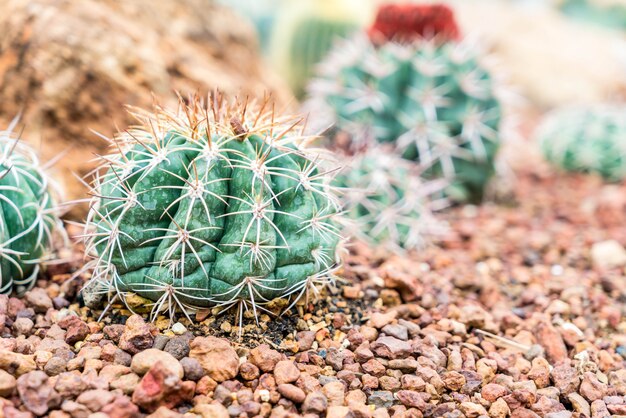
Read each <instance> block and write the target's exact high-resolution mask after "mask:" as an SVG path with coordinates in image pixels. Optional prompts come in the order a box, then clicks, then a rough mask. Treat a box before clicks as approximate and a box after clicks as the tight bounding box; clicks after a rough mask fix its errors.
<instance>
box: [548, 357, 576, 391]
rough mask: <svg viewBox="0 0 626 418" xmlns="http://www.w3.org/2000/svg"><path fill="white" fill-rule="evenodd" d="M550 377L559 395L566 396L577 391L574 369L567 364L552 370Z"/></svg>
mask: <svg viewBox="0 0 626 418" xmlns="http://www.w3.org/2000/svg"><path fill="white" fill-rule="evenodd" d="M550 377H551V378H552V381H553V382H554V386H555V387H556V388H557V389H558V390H559V392H560V393H561V395H564V396H567V395H569V394H570V393H572V392H576V391H577V390H578V385H579V384H580V378H579V376H578V373H576V369H574V368H573V367H570V366H568V365H567V364H560V365H558V366H556V367H555V368H554V369H552V371H551V372H550Z"/></svg>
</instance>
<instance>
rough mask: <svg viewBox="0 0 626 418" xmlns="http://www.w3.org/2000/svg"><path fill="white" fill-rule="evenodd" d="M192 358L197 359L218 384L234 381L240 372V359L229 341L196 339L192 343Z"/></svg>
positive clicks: (213, 338)
mask: <svg viewBox="0 0 626 418" xmlns="http://www.w3.org/2000/svg"><path fill="white" fill-rule="evenodd" d="M189 357H190V358H195V359H196V360H198V361H199V362H200V365H201V366H202V368H203V369H204V371H205V372H206V374H207V375H208V376H210V377H211V378H212V379H213V380H215V381H216V382H224V381H226V380H229V379H233V378H234V377H235V376H237V373H238V371H239V357H238V356H237V352H236V351H235V350H234V349H233V348H232V347H231V345H230V343H229V342H228V341H227V340H224V339H221V338H216V337H196V338H195V339H194V340H193V341H192V342H191V351H190V352H189Z"/></svg>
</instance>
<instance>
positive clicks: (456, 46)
mask: <svg viewBox="0 0 626 418" xmlns="http://www.w3.org/2000/svg"><path fill="white" fill-rule="evenodd" d="M310 97H311V100H310V102H309V109H310V110H311V111H312V112H315V113H316V115H320V114H321V115H328V116H329V118H330V120H328V121H326V122H325V123H326V124H330V123H334V124H335V127H336V130H337V131H340V132H344V133H348V134H350V136H351V137H352V138H353V140H355V141H358V140H359V139H360V138H366V139H369V140H375V141H378V142H391V143H393V144H395V146H396V148H397V150H398V152H399V153H401V154H402V155H403V156H404V157H405V158H408V159H411V160H418V161H420V162H421V163H423V164H425V165H430V166H431V168H430V170H429V172H428V173H426V174H427V175H428V176H430V177H433V178H435V177H445V178H447V179H449V180H450V182H451V184H450V188H449V189H448V193H449V195H450V197H452V198H453V199H455V200H467V199H479V198H480V197H481V196H482V193H483V190H484V187H485V184H486V183H487V181H488V180H489V179H490V178H491V176H492V175H493V174H494V158H495V155H496V152H497V150H498V147H499V137H498V127H499V124H500V119H501V108H500V105H499V103H498V100H497V99H496V97H495V94H494V85H493V82H492V78H491V76H490V75H489V73H488V72H487V71H486V70H485V69H484V68H483V67H482V66H481V65H480V63H479V61H478V58H477V56H476V55H475V54H474V53H473V52H472V50H471V49H470V48H468V45H467V44H464V43H456V42H445V43H442V44H436V43H429V42H426V41H424V42H419V43H412V44H408V45H403V44H397V43H393V42H388V43H385V44H383V45H380V46H375V45H374V44H372V42H371V41H370V40H369V39H367V38H364V37H361V38H358V39H353V40H350V41H348V42H345V43H343V44H341V45H338V46H337V47H336V48H335V49H334V50H333V52H332V54H331V55H330V57H329V58H328V59H327V60H326V61H325V62H324V63H323V64H322V67H321V71H320V74H319V78H317V80H316V81H315V82H314V83H312V85H311V89H310Z"/></svg>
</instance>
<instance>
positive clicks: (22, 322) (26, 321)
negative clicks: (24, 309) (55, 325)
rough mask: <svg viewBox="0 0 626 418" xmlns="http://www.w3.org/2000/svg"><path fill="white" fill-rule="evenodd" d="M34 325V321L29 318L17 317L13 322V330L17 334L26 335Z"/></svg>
mask: <svg viewBox="0 0 626 418" xmlns="http://www.w3.org/2000/svg"><path fill="white" fill-rule="evenodd" d="M34 326H35V323H34V322H33V321H32V319H30V318H17V319H16V320H15V322H13V330H14V331H15V332H16V333H17V335H28V334H30V331H31V330H32V329H33V327H34Z"/></svg>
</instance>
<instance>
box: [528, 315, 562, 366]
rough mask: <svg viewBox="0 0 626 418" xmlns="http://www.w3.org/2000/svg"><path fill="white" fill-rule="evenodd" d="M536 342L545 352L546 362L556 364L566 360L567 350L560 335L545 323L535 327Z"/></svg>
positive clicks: (549, 324)
mask: <svg viewBox="0 0 626 418" xmlns="http://www.w3.org/2000/svg"><path fill="white" fill-rule="evenodd" d="M535 333H536V334H537V340H538V341H539V342H540V343H541V345H542V347H543V348H544V349H545V350H546V355H547V357H548V360H549V361H550V362H551V363H552V364H557V363H559V362H561V361H563V360H565V359H567V358H568V357H567V348H566V347H565V343H564V342H563V338H562V337H561V334H560V333H559V332H558V331H557V330H556V328H554V327H553V326H552V324H551V323H549V322H547V321H542V322H539V323H538V324H537V326H536V327H535Z"/></svg>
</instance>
